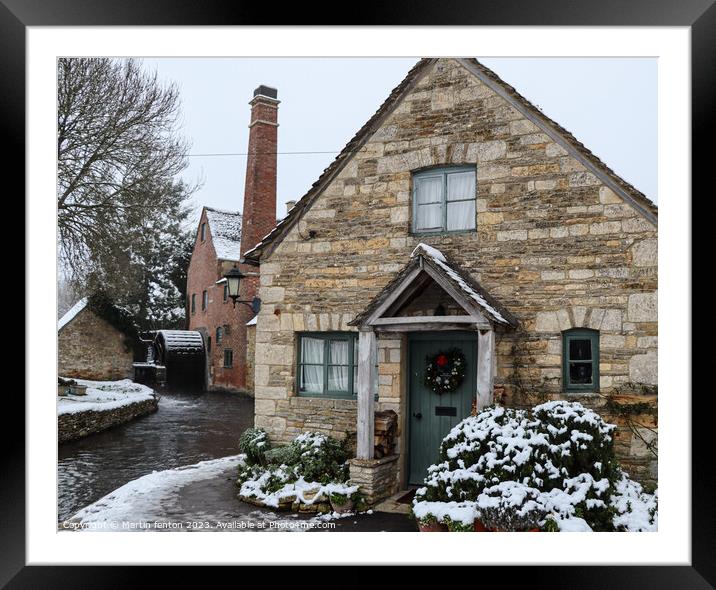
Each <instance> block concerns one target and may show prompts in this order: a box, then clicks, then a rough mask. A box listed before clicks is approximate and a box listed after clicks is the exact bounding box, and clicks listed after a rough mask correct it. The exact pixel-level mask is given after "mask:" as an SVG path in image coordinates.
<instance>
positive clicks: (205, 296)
mask: <svg viewBox="0 0 716 590" xmlns="http://www.w3.org/2000/svg"><path fill="white" fill-rule="evenodd" d="M207 307H209V293H208V292H207V291H202V293H201V309H202V311H206V308H207Z"/></svg>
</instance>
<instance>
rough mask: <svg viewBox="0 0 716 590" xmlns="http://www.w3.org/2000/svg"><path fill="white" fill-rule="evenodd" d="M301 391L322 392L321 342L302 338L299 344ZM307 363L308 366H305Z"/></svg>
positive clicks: (315, 339)
mask: <svg viewBox="0 0 716 590" xmlns="http://www.w3.org/2000/svg"><path fill="white" fill-rule="evenodd" d="M301 363H302V365H303V366H302V368H301V389H302V390H303V391H307V392H309V393H322V392H323V340H319V339H317V338H303V340H302V342H301ZM306 363H309V364H306Z"/></svg>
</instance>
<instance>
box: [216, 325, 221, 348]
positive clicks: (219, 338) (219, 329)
mask: <svg viewBox="0 0 716 590" xmlns="http://www.w3.org/2000/svg"><path fill="white" fill-rule="evenodd" d="M221 338H222V330H221V326H219V327H218V328H217V329H216V343H217V344H220V343H221Z"/></svg>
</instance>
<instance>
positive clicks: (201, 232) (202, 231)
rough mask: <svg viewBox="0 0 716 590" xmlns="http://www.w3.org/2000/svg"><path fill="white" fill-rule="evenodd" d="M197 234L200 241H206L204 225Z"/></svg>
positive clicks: (203, 224)
mask: <svg viewBox="0 0 716 590" xmlns="http://www.w3.org/2000/svg"><path fill="white" fill-rule="evenodd" d="M199 234H200V235H201V241H202V242H204V241H206V223H202V224H201V226H200V228H199Z"/></svg>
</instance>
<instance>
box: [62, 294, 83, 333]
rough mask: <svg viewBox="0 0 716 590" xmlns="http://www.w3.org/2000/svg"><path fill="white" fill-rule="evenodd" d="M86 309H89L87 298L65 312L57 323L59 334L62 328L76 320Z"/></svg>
mask: <svg viewBox="0 0 716 590" xmlns="http://www.w3.org/2000/svg"><path fill="white" fill-rule="evenodd" d="M85 307H87V297H83V298H82V299H80V300H79V301H78V302H77V303H75V304H74V305H73V306H72V307H71V308H70V309H68V310H67V311H66V312H65V315H63V316H62V317H61V318H60V319H59V321H58V322H57V331H58V332H59V331H60V330H62V328H64V327H65V326H66V325H67V324H69V323H70V322H71V321H72V320H74V319H75V318H76V317H77V315H78V314H79V313H80V312H81V311H82V310H83V309H84V308H85Z"/></svg>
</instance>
